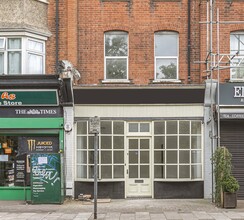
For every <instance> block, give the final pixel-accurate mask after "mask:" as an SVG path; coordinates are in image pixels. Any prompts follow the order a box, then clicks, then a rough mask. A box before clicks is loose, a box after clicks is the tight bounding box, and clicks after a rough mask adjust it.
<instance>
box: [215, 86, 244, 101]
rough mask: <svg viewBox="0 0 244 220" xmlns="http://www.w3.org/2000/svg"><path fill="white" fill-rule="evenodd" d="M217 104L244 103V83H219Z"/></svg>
mask: <svg viewBox="0 0 244 220" xmlns="http://www.w3.org/2000/svg"><path fill="white" fill-rule="evenodd" d="M219 105H222V106H227V105H230V106H242V105H244V84H243V83H225V84H220V85H219Z"/></svg>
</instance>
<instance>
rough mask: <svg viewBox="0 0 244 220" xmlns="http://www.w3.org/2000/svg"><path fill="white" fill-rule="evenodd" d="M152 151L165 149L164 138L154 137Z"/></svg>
mask: <svg viewBox="0 0 244 220" xmlns="http://www.w3.org/2000/svg"><path fill="white" fill-rule="evenodd" d="M154 149H165V137H164V136H154Z"/></svg>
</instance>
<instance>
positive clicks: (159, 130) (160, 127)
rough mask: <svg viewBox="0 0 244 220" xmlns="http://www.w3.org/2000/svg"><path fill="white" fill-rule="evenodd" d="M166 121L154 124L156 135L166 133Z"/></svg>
mask: <svg viewBox="0 0 244 220" xmlns="http://www.w3.org/2000/svg"><path fill="white" fill-rule="evenodd" d="M164 124H165V123H164V121H162V122H154V134H164V133H165V126H164Z"/></svg>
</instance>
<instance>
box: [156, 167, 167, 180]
mask: <svg viewBox="0 0 244 220" xmlns="http://www.w3.org/2000/svg"><path fill="white" fill-rule="evenodd" d="M154 177H155V178H164V177H165V174H164V166H154Z"/></svg>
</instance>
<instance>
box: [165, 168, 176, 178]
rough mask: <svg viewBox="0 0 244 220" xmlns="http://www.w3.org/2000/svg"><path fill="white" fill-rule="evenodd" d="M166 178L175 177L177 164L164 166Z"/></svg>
mask: <svg viewBox="0 0 244 220" xmlns="http://www.w3.org/2000/svg"><path fill="white" fill-rule="evenodd" d="M166 172H167V178H177V165H167V166H166Z"/></svg>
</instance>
